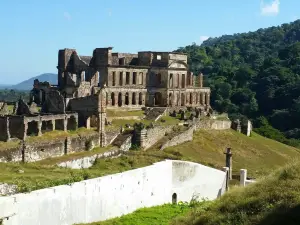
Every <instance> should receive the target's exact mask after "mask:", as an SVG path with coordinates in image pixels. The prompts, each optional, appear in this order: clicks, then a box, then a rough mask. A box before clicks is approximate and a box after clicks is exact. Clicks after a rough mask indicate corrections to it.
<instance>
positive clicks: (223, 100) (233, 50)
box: [177, 20, 300, 144]
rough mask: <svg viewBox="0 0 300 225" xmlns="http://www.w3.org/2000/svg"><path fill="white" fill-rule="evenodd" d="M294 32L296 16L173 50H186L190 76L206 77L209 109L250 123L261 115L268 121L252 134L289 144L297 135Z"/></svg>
mask: <svg viewBox="0 0 300 225" xmlns="http://www.w3.org/2000/svg"><path fill="white" fill-rule="evenodd" d="M299 34H300V20H297V21H295V22H293V23H290V24H283V25H281V26H278V27H270V28H267V29H259V30H257V31H256V32H249V33H243V34H235V35H224V36H222V37H219V38H210V39H208V40H207V41H205V42H204V43H203V44H202V45H201V46H198V45H196V44H192V45H189V46H186V47H184V48H179V49H178V50H177V51H179V52H184V53H187V55H188V63H189V66H190V68H191V70H192V71H193V72H194V73H195V74H196V75H197V74H198V73H199V72H202V73H203V74H204V75H208V76H205V80H204V81H205V82H204V83H205V85H208V86H210V87H211V89H212V95H211V98H212V101H211V102H212V106H213V108H214V109H216V110H217V111H219V112H228V113H229V116H230V117H232V115H233V114H234V115H243V116H244V117H246V118H249V119H251V120H254V121H255V120H256V119H258V118H259V117H260V116H264V117H265V118H266V119H267V121H268V122H269V123H268V124H269V125H268V126H267V127H266V126H264V127H262V129H257V132H261V134H263V135H267V137H272V138H273V137H274V138H276V140H280V141H284V143H289V144H290V143H295V142H297V141H296V140H295V139H299V138H300V132H299V130H297V129H298V128H299V127H300V98H299V93H300V67H299V63H300V42H299V41H300V35H299ZM271 127H273V128H275V129H271ZM276 129H277V130H279V131H276ZM286 138H294V140H291V142H289V141H287V140H286Z"/></svg>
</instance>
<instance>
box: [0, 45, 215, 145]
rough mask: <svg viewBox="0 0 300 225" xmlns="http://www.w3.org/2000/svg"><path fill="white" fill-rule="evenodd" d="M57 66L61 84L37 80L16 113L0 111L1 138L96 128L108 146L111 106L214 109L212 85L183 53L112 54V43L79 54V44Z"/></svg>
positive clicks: (60, 57)
mask: <svg viewBox="0 0 300 225" xmlns="http://www.w3.org/2000/svg"><path fill="white" fill-rule="evenodd" d="M57 69H58V84H55V85H52V84H49V83H48V82H39V81H38V80H35V81H34V84H33V89H32V91H31V96H30V102H29V103H25V102H24V101H22V100H20V101H19V102H18V103H17V104H16V106H15V110H14V111H15V113H14V115H1V116H0V126H2V127H4V129H2V130H1V131H0V134H1V138H0V139H1V140H2V141H8V140H10V139H11V138H18V139H22V140H25V139H26V137H27V136H28V135H42V134H43V132H46V131H47V130H55V129H60V130H64V131H66V130H69V129H77V128H78V127H86V128H90V127H96V128H97V130H98V132H99V144H100V145H101V146H105V145H106V133H105V121H106V109H107V108H119V109H135V108H136V109H138V108H144V107H149V108H155V107H157V108H166V107H167V108H172V109H173V108H174V109H178V108H185V107H193V108H199V109H200V110H202V111H204V112H208V111H209V110H210V109H211V108H210V88H208V87H203V75H202V74H199V75H198V76H194V75H193V73H192V72H190V71H189V68H188V64H187V55H185V54H182V53H176V52H150V51H147V52H145V51H143V52H138V54H127V53H113V52H112V48H111V47H109V48H96V49H95V50H94V51H93V55H92V56H80V55H78V54H77V52H76V50H74V49H63V50H59V52H58V66H57ZM196 79H197V80H196ZM196 83H197V86H196ZM35 106H41V111H40V112H37V111H36V110H35V109H36V107H35ZM1 111H3V112H4V111H5V110H2V108H1Z"/></svg>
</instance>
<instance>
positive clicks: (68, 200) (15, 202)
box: [0, 160, 225, 225]
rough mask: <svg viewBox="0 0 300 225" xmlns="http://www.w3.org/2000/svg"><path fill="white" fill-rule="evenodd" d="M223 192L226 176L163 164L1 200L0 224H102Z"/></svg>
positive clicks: (205, 169) (182, 164)
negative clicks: (174, 197)
mask: <svg viewBox="0 0 300 225" xmlns="http://www.w3.org/2000/svg"><path fill="white" fill-rule="evenodd" d="M224 190H225V173H224V172H223V171H219V170H216V169H213V168H209V167H206V166H203V165H200V164H196V163H191V162H185V161H177V160H166V161H163V162H159V163H155V164H153V165H151V166H147V167H144V168H140V169H135V170H131V171H127V172H123V173H119V174H114V175H111V176H105V177H100V178H95V179H90V180H86V181H82V182H76V183H73V184H71V185H61V186H57V187H53V188H47V189H42V190H38V191H34V192H30V193H26V194H17V195H13V196H10V197H0V218H5V217H8V220H6V219H4V220H3V225H21V224H22V225H71V224H74V223H89V222H95V221H102V220H106V219H110V218H113V217H117V216H121V215H124V214H128V213H131V212H133V211H135V210H136V209H138V208H141V207H150V206H155V205H161V204H164V203H171V202H172V194H173V193H177V201H190V200H191V199H192V197H193V195H200V196H201V197H206V198H209V199H215V198H217V196H219V195H220V194H222V193H224Z"/></svg>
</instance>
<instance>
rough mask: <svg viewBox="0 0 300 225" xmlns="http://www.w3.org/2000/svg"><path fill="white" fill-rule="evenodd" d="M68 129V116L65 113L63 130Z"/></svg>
mask: <svg viewBox="0 0 300 225" xmlns="http://www.w3.org/2000/svg"><path fill="white" fill-rule="evenodd" d="M67 130H68V118H67V115H65V118H64V131H67Z"/></svg>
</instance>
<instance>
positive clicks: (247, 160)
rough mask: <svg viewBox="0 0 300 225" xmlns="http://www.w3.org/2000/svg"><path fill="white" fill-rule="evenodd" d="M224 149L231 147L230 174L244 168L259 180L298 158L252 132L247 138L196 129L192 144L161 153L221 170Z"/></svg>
mask: <svg viewBox="0 0 300 225" xmlns="http://www.w3.org/2000/svg"><path fill="white" fill-rule="evenodd" d="M226 147H231V148H232V152H233V156H232V161H233V173H234V174H239V170H240V169H247V170H248V174H249V175H250V176H253V177H259V176H260V175H266V174H268V173H270V172H271V171H272V170H274V169H276V168H278V167H280V166H283V165H285V164H286V163H288V162H289V161H290V160H291V159H300V151H299V149H296V148H294V147H290V146H287V145H284V144H282V143H279V142H276V141H273V140H271V139H268V138H264V137H262V136H260V135H258V134H256V133H252V136H251V137H247V136H245V135H243V134H240V133H237V132H235V131H233V130H225V131H218V130H200V131H197V132H195V133H194V139H193V141H191V142H186V143H183V144H180V145H177V146H174V147H171V148H167V149H165V151H170V150H171V151H177V152H180V153H181V154H182V155H183V156H184V158H185V159H188V160H190V161H195V162H199V163H204V164H206V165H210V166H213V167H216V168H221V167H223V166H225V155H224V154H223V153H224V152H225V148H226Z"/></svg>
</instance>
